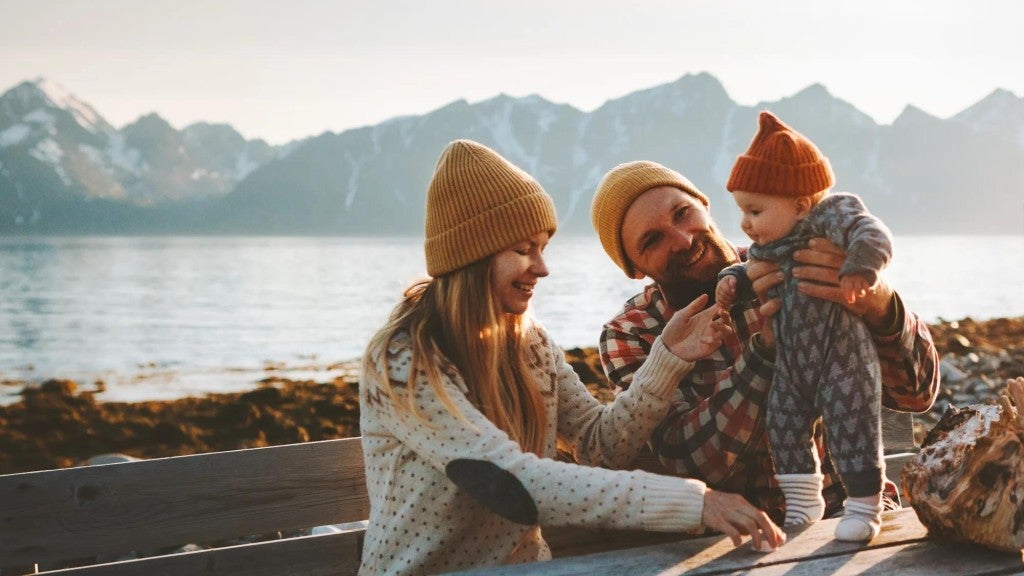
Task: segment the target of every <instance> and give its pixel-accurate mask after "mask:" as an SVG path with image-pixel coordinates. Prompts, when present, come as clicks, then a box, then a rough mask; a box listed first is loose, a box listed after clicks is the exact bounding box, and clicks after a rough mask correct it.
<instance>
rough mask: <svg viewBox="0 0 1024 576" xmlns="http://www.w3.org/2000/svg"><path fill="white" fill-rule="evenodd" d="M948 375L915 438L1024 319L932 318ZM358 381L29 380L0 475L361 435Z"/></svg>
mask: <svg viewBox="0 0 1024 576" xmlns="http://www.w3.org/2000/svg"><path fill="white" fill-rule="evenodd" d="M931 330H932V336H933V338H934V339H935V343H936V346H937V347H938V349H939V351H940V353H941V354H942V377H943V383H942V388H941V391H940V394H939V398H938V400H937V401H936V403H935V406H934V407H933V409H932V410H931V411H930V412H929V413H926V414H923V415H918V416H917V418H916V421H917V426H918V434H919V439H920V437H922V436H923V434H924V433H925V432H926V431H927V430H929V429H931V427H932V426H933V425H934V424H935V422H937V421H938V419H939V417H940V416H941V415H942V412H943V411H944V410H945V407H946V406H948V405H949V404H951V403H952V404H954V405H956V406H965V405H968V404H973V403H978V402H993V401H994V400H995V398H996V396H997V394H998V390H999V389H1001V388H1002V386H1003V384H1005V382H1006V379H1007V378H1011V377H1016V376H1024V317H1022V318H1004V319H995V320H988V321H984V322H976V321H974V320H971V319H964V320H960V321H955V322H941V323H939V324H935V325H932V326H931ZM566 358H567V360H568V361H569V362H570V363H571V364H572V365H573V367H574V368H575V369H576V371H577V373H578V374H579V375H580V378H581V379H582V380H583V381H584V383H586V384H587V386H588V388H590V390H591V392H592V393H594V394H595V396H597V397H598V398H599V399H601V400H604V401H607V400H610V399H611V397H612V391H611V388H610V387H609V386H608V384H607V382H606V381H605V379H604V375H603V371H602V369H601V363H600V359H599V357H598V353H597V349H596V348H574V349H570V350H566ZM357 387H358V384H357V383H356V382H355V380H354V379H353V378H352V377H339V378H336V379H335V380H333V381H331V382H322V383H321V382H314V381H296V380H289V379H284V378H270V379H267V380H264V381H262V382H261V383H260V386H259V388H257V389H255V390H252V391H249V392H245V393H239V394H211V395H208V396H205V397H202V398H183V399H180V400H173V401H166V402H136V403H121V402H97V401H96V400H95V399H94V398H93V394H92V393H91V392H87V391H86V392H80V391H79V390H78V387H77V385H76V384H75V383H74V382H71V381H68V380H49V381H47V382H45V383H43V384H42V385H40V386H27V387H26V388H25V390H24V391H23V393H22V397H21V400H20V401H18V402H16V403H14V404H11V405H8V406H0V474H10V473H14V472H24V471H29V470H42V469H49V468H60V467H66V466H73V465H76V464H79V463H81V462H84V461H85V460H87V459H88V458H91V457H93V456H96V455H99V454H105V453H122V454H127V455H130V456H133V457H137V458H157V457H163V456H174V455H179V454H194V453H200V452H210V451H219V450H235V449H239V448H253V447H258V446H268V445H274V444H287V443H292V442H306V441H310V440H327V439H331V438H345V437H350V436H355V435H358V434H359V404H358V393H357Z"/></svg>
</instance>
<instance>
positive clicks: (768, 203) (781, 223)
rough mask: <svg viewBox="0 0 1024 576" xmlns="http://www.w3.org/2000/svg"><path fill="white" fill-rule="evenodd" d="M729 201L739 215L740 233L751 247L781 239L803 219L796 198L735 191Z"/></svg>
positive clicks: (804, 214)
mask: <svg viewBox="0 0 1024 576" xmlns="http://www.w3.org/2000/svg"><path fill="white" fill-rule="evenodd" d="M732 197H733V200H735V201H736V205H737V206H739V208H740V211H741V212H743V222H742V224H741V225H742V227H743V232H745V233H746V234H747V236H749V237H750V239H751V240H753V241H754V243H755V244H761V245H764V244H768V243H769V242H774V241H776V240H780V239H782V238H784V237H785V236H786V235H787V234H789V233H790V231H792V230H793V227H794V226H796V223H797V222H799V221H801V220H803V219H804V217H806V216H807V210H804V209H803V206H801V204H800V201H799V200H798V199H797V198H793V197H790V196H772V195H770V194H756V193H754V192H743V191H741V190H738V191H736V192H733V193H732Z"/></svg>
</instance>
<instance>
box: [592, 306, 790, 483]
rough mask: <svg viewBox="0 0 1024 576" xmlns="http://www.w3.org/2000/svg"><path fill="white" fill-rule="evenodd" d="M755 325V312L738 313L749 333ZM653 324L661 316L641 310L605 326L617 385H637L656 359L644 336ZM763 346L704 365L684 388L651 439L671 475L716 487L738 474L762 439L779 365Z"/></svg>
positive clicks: (605, 359)
mask: <svg viewBox="0 0 1024 576" xmlns="http://www.w3.org/2000/svg"><path fill="white" fill-rule="evenodd" d="M748 310H749V309H748ZM755 320H757V317H756V314H755V313H754V312H753V311H749V312H747V313H746V314H744V313H739V311H737V313H736V314H734V315H733V324H734V326H736V327H737V329H738V330H741V331H743V332H746V331H747V327H748V323H749V322H752V321H755ZM758 322H759V321H758ZM652 323H655V322H654V319H653V318H651V317H649V316H647V315H643V314H638V313H636V312H634V313H633V315H632V316H623V317H620V318H618V319H616V320H615V321H613V322H609V323H608V324H606V325H605V330H604V332H603V333H602V334H601V340H600V346H601V361H602V363H603V364H604V367H605V372H606V373H607V374H608V377H609V379H611V381H612V383H613V384H615V385H617V386H619V387H626V386H629V385H630V383H631V382H632V380H633V379H634V378H635V377H636V376H637V375H638V374H639V373H640V370H641V369H643V368H644V367H645V366H646V364H647V363H648V362H650V361H651V359H652V357H653V356H652V355H650V354H648V353H647V349H646V347H645V340H644V338H643V336H642V334H641V331H642V330H643V329H644V327H645V326H648V325H650V324H652ZM659 329H660V327H659ZM755 340H756V337H755V338H752V339H751V341H750V342H747V343H746V344H744V345H742V347H740V348H739V354H738V358H736V359H735V360H734V363H731V364H730V362H728V361H726V360H725V357H723V356H721V355H720V354H719V355H718V357H716V358H710V359H705V360H701V361H698V363H697V367H696V368H695V369H694V370H692V371H689V372H687V373H686V374H685V375H684V376H683V377H682V378H681V379H679V380H678V381H677V382H676V385H677V393H676V394H675V396H674V398H673V400H672V406H671V408H670V409H669V412H668V415H667V416H666V417H665V418H664V419H663V421H662V422H661V424H659V425H658V427H657V428H656V429H655V431H654V433H653V434H652V435H651V448H652V449H653V450H654V453H655V454H656V455H657V456H658V459H659V460H660V461H661V463H662V464H663V465H665V466H666V467H667V468H668V469H669V470H671V471H673V472H674V473H676V474H680V475H683V476H688V477H692V478H700V479H701V480H704V481H705V482H708V483H709V484H711V485H712V486H715V485H716V484H719V483H721V482H723V481H724V480H726V479H727V478H730V477H731V476H732V475H733V472H734V470H735V466H736V464H737V462H738V461H739V460H740V458H741V457H742V455H743V454H744V453H745V452H746V451H747V450H748V449H749V445H750V442H751V441H752V439H753V438H754V433H755V431H756V430H757V426H758V421H759V419H760V417H761V414H762V413H763V411H764V403H765V398H766V396H767V392H768V389H769V387H770V386H771V382H772V376H773V373H774V363H773V359H771V358H767V357H766V356H765V354H764V353H763V352H761V351H760V348H759V347H758V346H757V345H755V343H754V341H755Z"/></svg>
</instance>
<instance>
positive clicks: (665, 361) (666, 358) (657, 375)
mask: <svg viewBox="0 0 1024 576" xmlns="http://www.w3.org/2000/svg"><path fill="white" fill-rule="evenodd" d="M694 366H695V364H694V363H693V362H690V361H688V360H683V359H682V358H680V357H678V356H676V355H675V354H673V353H672V352H671V351H669V349H668V348H667V347H666V346H665V343H664V342H662V341H661V336H658V338H657V339H655V340H654V345H653V346H651V354H650V356H648V357H647V360H645V361H644V363H643V365H642V366H640V369H639V370H637V371H636V374H635V375H634V376H633V386H632V387H633V388H636V386H637V384H638V383H641V382H642V383H643V384H642V385H643V392H644V393H645V394H651V395H653V396H655V397H657V398H661V399H663V400H668V399H670V398H671V397H672V394H673V393H674V392H675V389H676V386H678V385H679V380H681V379H682V378H683V376H685V375H686V373H687V372H689V371H690V370H693V367H694Z"/></svg>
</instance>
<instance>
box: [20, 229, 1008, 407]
mask: <svg viewBox="0 0 1024 576" xmlns="http://www.w3.org/2000/svg"><path fill="white" fill-rule="evenodd" d="M737 240H738V239H737ZM896 249H897V251H896V257H895V261H894V262H893V264H892V266H891V267H890V268H889V269H888V270H887V271H886V273H885V278H887V280H888V281H889V282H890V283H891V284H893V285H894V286H896V287H897V288H898V289H899V290H900V292H901V294H902V295H903V296H904V299H905V300H906V302H907V304H908V305H909V306H910V307H911V308H912V309H913V310H915V311H916V312H918V313H919V314H920V315H922V316H923V317H924V318H926V319H928V320H929V321H932V320H937V319H939V318H945V319H959V318H963V317H965V316H971V317H974V318H978V319H982V318H991V317H999V316H1021V315H1024V237H901V238H898V239H897V242H896ZM548 263H549V267H550V269H551V276H549V277H548V278H547V279H545V280H543V281H542V282H541V283H540V286H539V288H538V290H537V293H536V296H535V310H536V314H537V317H538V318H539V319H540V320H541V322H543V323H544V324H545V326H547V328H548V330H549V331H550V332H551V334H552V336H553V337H554V338H555V340H556V341H557V342H558V343H559V344H561V345H562V346H563V347H571V346H593V345H595V344H596V343H597V338H598V335H599V333H600V329H601V325H602V324H603V322H604V321H605V320H606V319H607V318H609V317H610V316H611V315H612V314H613V313H614V312H615V311H616V310H617V308H618V307H619V306H621V304H622V303H623V301H624V300H625V299H626V298H628V297H629V296H631V295H632V294H634V293H636V292H637V291H639V289H640V288H641V287H642V286H643V283H642V282H638V281H632V280H629V279H627V278H625V277H624V276H623V275H622V273H621V272H620V271H619V270H618V269H617V268H615V267H614V265H612V264H611V262H610V261H609V260H607V257H606V256H605V255H604V253H603V252H602V251H601V249H600V245H599V244H598V242H597V240H596V238H593V237H569V236H556V237H555V240H554V241H553V242H552V244H551V245H550V247H549V248H548ZM424 269H425V265H424V262H423V256H422V241H421V240H419V239H414V238H393V239H380V238H372V239H360V238H5V239H0V380H3V379H27V380H40V379H45V378H49V377H71V378H75V379H76V380H78V381H79V382H82V383H85V384H88V383H91V382H93V381H94V380H96V379H102V380H103V381H104V382H105V383H106V385H107V392H106V393H105V394H104V395H103V396H102V397H103V398H105V399H110V400H113V399H119V400H120V399H127V400H135V399H142V398H167V397H175V396H181V395H183V394H192V393H201V392H206V391H227V390H237V389H242V388H246V387H249V386H252V384H253V382H255V381H256V380H258V379H259V378H262V377H264V376H265V375H267V374H269V373H275V372H276V373H282V374H284V375H287V376H288V377H312V378H317V379H322V378H325V377H329V376H330V375H331V374H332V373H333V372H336V371H337V367H335V366H332V365H334V364H336V363H338V362H340V361H344V360H350V359H353V358H356V357H358V356H359V355H360V354H361V353H362V349H363V347H364V346H365V344H366V341H367V340H368V338H369V337H370V335H371V334H372V333H373V331H374V330H375V329H376V328H377V327H379V326H380V324H381V323H382V322H383V321H384V319H385V317H386V315H387V313H388V311H389V310H390V308H391V307H392V306H393V305H394V303H395V302H396V301H397V298H398V296H399V294H400V293H401V291H402V289H403V288H404V287H405V286H406V285H407V284H408V283H409V282H410V281H412V280H414V279H415V278H417V277H418V276H419V275H421V274H422V273H423V271H424ZM268 369H270V370H269V371H268ZM13 391H14V388H13V387H11V390H7V391H6V392H5V393H6V394H8V395H10V394H11V393H12V392H13Z"/></svg>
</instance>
